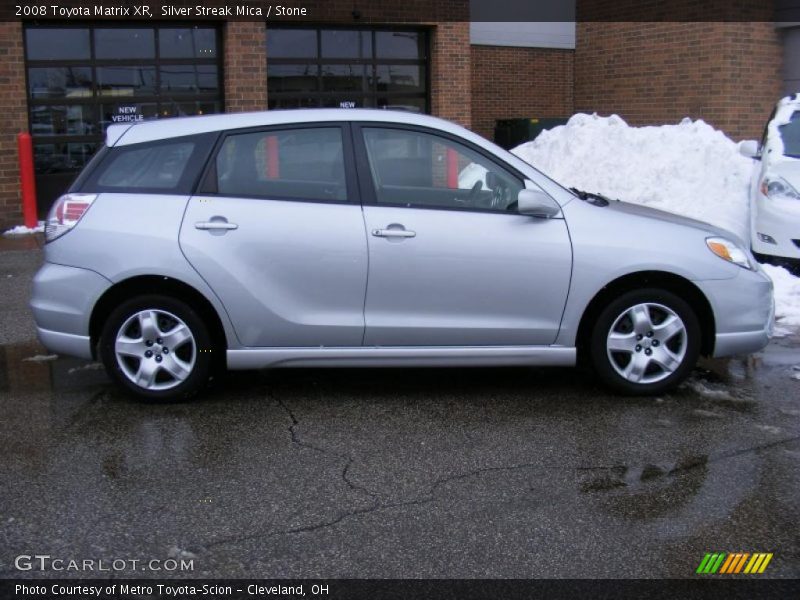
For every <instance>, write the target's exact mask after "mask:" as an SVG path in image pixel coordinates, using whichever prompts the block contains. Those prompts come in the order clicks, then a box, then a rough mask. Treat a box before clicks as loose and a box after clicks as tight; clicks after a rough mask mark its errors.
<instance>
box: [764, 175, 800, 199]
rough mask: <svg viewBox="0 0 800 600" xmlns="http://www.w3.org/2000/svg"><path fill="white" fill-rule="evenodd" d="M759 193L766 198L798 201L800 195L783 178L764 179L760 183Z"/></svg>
mask: <svg viewBox="0 0 800 600" xmlns="http://www.w3.org/2000/svg"><path fill="white" fill-rule="evenodd" d="M761 193H762V194H763V195H764V196H766V197H767V198H791V199H793V200H800V193H798V192H797V190H796V189H794V188H793V187H792V186H791V185H790V184H789V182H788V181H786V180H785V179H784V178H783V177H769V176H768V177H765V178H764V179H763V180H762V181H761Z"/></svg>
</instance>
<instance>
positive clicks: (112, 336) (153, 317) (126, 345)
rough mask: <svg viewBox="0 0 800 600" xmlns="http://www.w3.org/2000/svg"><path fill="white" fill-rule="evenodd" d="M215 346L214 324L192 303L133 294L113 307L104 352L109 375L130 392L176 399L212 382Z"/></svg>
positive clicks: (105, 330)
mask: <svg viewBox="0 0 800 600" xmlns="http://www.w3.org/2000/svg"><path fill="white" fill-rule="evenodd" d="M148 331H149V333H148ZM159 340H161V341H160V342H159ZM170 345H173V347H172V348H170V347H169V346H170ZM212 349H213V348H212V343H211V336H210V334H209V331H208V327H207V326H206V325H205V323H204V322H203V320H202V319H201V318H200V317H199V316H198V314H197V313H196V312H195V311H194V310H193V309H192V307H190V306H189V305H188V304H186V303H185V302H183V301H181V300H178V299H176V298H172V297H169V296H162V295H157V294H152V295H146V296H137V297H135V298H132V299H131V300H127V301H126V302H124V303H122V304H121V305H120V306H118V307H117V308H116V309H115V310H114V311H112V312H111V314H110V315H109V317H108V319H106V323H105V326H104V327H103V332H102V334H101V335H100V348H99V350H100V351H99V354H100V358H101V360H102V361H103V364H104V365H105V368H106V371H107V372H108V374H109V376H110V377H111V378H112V379H113V380H114V381H115V382H116V383H118V384H119V385H120V386H122V387H123V388H124V389H125V390H127V391H128V392H131V393H133V394H135V395H136V396H138V397H139V398H143V399H146V400H152V401H176V400H186V399H188V398H191V397H192V396H194V395H195V394H197V392H199V391H200V390H201V389H203V388H204V387H205V385H206V384H207V383H208V380H209V377H210V376H211V373H212V367H213V352H212Z"/></svg>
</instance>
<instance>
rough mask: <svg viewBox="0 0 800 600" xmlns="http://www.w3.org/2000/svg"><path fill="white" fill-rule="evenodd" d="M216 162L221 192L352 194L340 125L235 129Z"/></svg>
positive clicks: (326, 197)
mask: <svg viewBox="0 0 800 600" xmlns="http://www.w3.org/2000/svg"><path fill="white" fill-rule="evenodd" d="M214 166H215V171H216V173H215V174H214V176H215V177H216V192H217V193H219V194H222V195H225V196H244V197H253V198H265V199H270V198H274V199H282V198H286V199H305V200H323V201H341V200H347V185H346V177H345V166H344V149H343V144H342V132H341V129H340V128H339V127H313V128H297V129H286V130H274V129H273V130H269V131H259V132H255V133H240V134H235V135H229V136H228V137H227V138H225V142H224V143H223V144H222V147H221V148H220V150H219V153H218V154H217V157H216V163H215V165H214Z"/></svg>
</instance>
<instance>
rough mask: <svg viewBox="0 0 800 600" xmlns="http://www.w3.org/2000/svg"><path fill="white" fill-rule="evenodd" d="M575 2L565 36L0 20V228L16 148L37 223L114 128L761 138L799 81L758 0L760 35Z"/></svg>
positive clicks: (414, 26) (356, 18)
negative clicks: (29, 164)
mask: <svg viewBox="0 0 800 600" xmlns="http://www.w3.org/2000/svg"><path fill="white" fill-rule="evenodd" d="M582 1H584V0H577V4H576V3H569V2H568V3H565V4H564V6H565V7H566V9H565V10H566V12H565V13H564V16H565V18H564V19H563V20H560V21H557V20H554V19H551V20H550V21H545V22H516V23H514V22H508V23H493V22H486V21H482V22H473V23H470V18H471V15H473V18H474V14H475V5H476V4H483V5H484V7H485V5H486V4H487V2H486V0H472V3H471V2H470V0H446V1H445V0H443V1H440V2H429V1H427V0H403V1H402V2H401V1H399V0H383V1H377V0H376V1H372V2H364V1H360V0H356V1H354V0H346V1H344V0H329V1H322V0H319V1H317V2H314V1H307V2H304V3H303V5H305V6H306V7H308V10H309V14H310V15H311V16H312V17H313V20H307V21H304V22H289V21H286V22H283V21H281V22H276V21H274V20H270V21H268V22H267V23H265V21H264V20H263V19H262V20H258V21H235V20H230V21H224V20H223V21H214V20H212V19H207V18H204V19H198V20H196V21H192V20H191V19H185V18H182V19H175V20H170V19H153V20H149V21H134V20H119V19H117V20H114V19H103V20H93V19H89V18H87V19H77V20H76V19H72V20H70V21H68V22H66V21H63V20H61V21H59V20H55V19H40V20H12V19H9V20H6V21H0V85H2V90H3V94H2V95H0V110H2V114H3V119H2V120H0V229H4V228H6V227H8V226H10V225H14V224H17V223H19V222H21V214H20V212H21V211H20V200H19V173H18V169H17V157H16V139H15V138H16V134H17V133H19V132H22V131H29V132H30V133H31V134H32V136H33V139H34V149H35V164H36V174H37V188H38V200H39V210H40V214H41V215H43V214H44V213H45V212H46V210H47V208H48V206H49V205H50V203H51V202H52V200H53V198H54V197H55V196H57V195H58V193H60V191H61V190H63V189H64V187H65V186H66V185H68V183H69V181H70V180H71V179H72V178H73V177H74V175H75V173H76V172H77V170H79V169H80V168H81V167H82V166H83V165H84V164H85V162H86V161H87V160H88V159H89V157H90V156H91V154H92V153H93V152H94V150H95V149H96V147H97V146H98V144H100V143H101V141H102V137H103V132H104V131H105V127H106V126H107V125H108V124H109V123H112V122H115V121H120V120H123V121H124V120H128V119H139V118H155V117H167V116H175V115H191V114H205V113H209V112H221V111H227V112H236V111H245V110H262V109H269V108H291V107H298V108H300V107H310V106H367V107H375V108H398V109H406V110H415V111H422V112H429V113H432V114H435V115H438V116H441V117H444V118H447V119H451V120H453V121H456V122H459V123H461V124H463V125H465V126H466V127H470V128H472V129H474V130H475V131H477V132H478V133H480V134H482V135H484V136H486V137H489V138H491V137H492V134H493V129H494V124H495V121H496V120H497V119H506V118H515V117H568V116H569V115H571V114H573V113H574V112H576V111H597V112H599V113H602V114H608V113H612V112H614V113H617V114H620V115H621V116H622V117H624V118H625V119H626V120H628V121H629V122H630V123H632V124H648V123H663V122H670V121H677V120H679V119H681V118H683V117H684V116H690V117H693V118H703V119H706V120H707V121H709V122H710V123H711V124H713V125H714V126H716V127H719V128H721V129H723V130H724V131H725V132H726V133H728V134H729V135H731V136H733V137H756V136H758V134H759V132H760V130H761V128H762V127H763V122H764V119H765V118H766V116H767V115H768V113H769V111H770V109H771V106H772V105H773V104H774V102H775V100H776V99H777V97H778V96H779V95H780V94H781V92H782V90H783V89H785V88H786V87H787V86H792V85H795V83H796V81H795V80H794V79H792V77H798V78H800V75H797V76H796V75H795V74H794V71H793V70H792V69H787V70H784V65H785V64H788V63H789V62H791V61H788V60H784V56H783V55H784V52H785V51H786V48H788V47H790V46H791V47H792V48H794V47H795V46H793V45H792V44H794V42H793V41H792V40H794V37H793V33H794V32H795V30H794V29H792V28H784V27H779V26H776V24H775V22H774V20H773V17H772V15H773V13H774V11H773V7H772V4H771V3H770V2H764V1H763V0H753V2H754V6H756V8H755V9H754V10H755V11H756V12H754V13H753V14H752V15H751V17H752V19H753V20H752V21H727V22H725V21H719V22H713V21H711V22H643V21H640V20H626V19H629V18H630V14H633V13H631V12H629V13H619V10H621V9H620V6H622V7H624V6H625V3H624V2H610V0H609V1H608V2H606V1H605V0H595V1H594V2H593V4H592V6H593V7H594V9H596V8H597V6H600V8H601V9H602V8H603V7H604V6H605V7H606V10H611V9H613V10H616V11H617V13H613V16H616V17H618V21H615V22H609V21H608V20H607V17H608V16H609V14H608V13H605V14H603V15H601V16H600V17H598V16H597V15H595V14H589V13H586V11H585V10H584V14H582V13H581V2H582ZM686 1H687V2H689V0H686ZM170 4H173V5H181V4H186V5H195V4H196V2H184V3H181V2H178V1H173V2H171V3H170ZM471 4H472V7H471V6H470V5H471ZM489 4H491V3H489ZM635 4H636V3H633V5H635ZM630 10H633V9H630ZM626 14H627V16H626ZM576 17H577V19H578V21H577V22H576ZM584 17H585V18H584ZM598 18H605V19H606V20H593V19H598ZM477 20H479V19H476V21H477ZM798 43H800V42H798Z"/></svg>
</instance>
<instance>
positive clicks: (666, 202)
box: [512, 114, 753, 240]
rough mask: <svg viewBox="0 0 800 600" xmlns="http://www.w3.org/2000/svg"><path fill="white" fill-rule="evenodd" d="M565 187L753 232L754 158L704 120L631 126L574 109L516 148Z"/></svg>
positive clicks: (739, 232)
mask: <svg viewBox="0 0 800 600" xmlns="http://www.w3.org/2000/svg"><path fill="white" fill-rule="evenodd" d="M512 152H513V153H514V154H516V155H517V156H519V157H520V158H521V159H523V160H525V161H527V162H529V163H530V164H532V165H533V166H535V167H536V168H537V169H540V170H541V171H543V172H544V173H546V174H547V175H549V176H550V177H552V178H553V179H555V180H556V181H558V182H560V183H562V184H564V185H566V186H567V187H576V188H579V189H582V190H586V191H588V192H598V193H601V194H604V195H606V196H608V197H610V198H619V199H620V200H625V201H626V202H632V203H634V204H645V205H647V206H651V207H653V208H660V209H662V210H667V211H670V212H673V213H678V214H681V215H685V216H688V217H692V218H694V219H699V220H701V221H706V222H708V223H712V224H714V225H717V226H719V227H723V228H724V229H727V230H729V231H732V232H733V233H735V234H736V235H738V236H739V237H740V238H742V239H743V240H748V239H749V233H748V223H749V212H748V207H749V201H748V187H749V184H750V174H751V171H752V169H753V161H752V160H750V159H748V158H745V157H744V156H742V155H740V154H739V151H738V146H737V144H736V143H735V142H733V141H732V140H730V139H729V138H727V137H726V136H725V134H723V133H722V132H721V131H717V130H716V129H714V128H713V127H711V126H710V125H708V124H707V123H705V122H704V121H692V120H691V119H684V120H683V121H681V122H680V123H679V124H677V125H662V126H659V127H630V126H629V125H628V124H627V123H625V121H624V120H622V119H621V118H620V117H618V116H617V115H613V116H611V117H599V116H597V115H596V114H595V115H587V114H577V115H574V116H573V117H572V118H571V119H570V120H569V121H568V122H567V124H566V125H562V126H559V127H555V128H553V129H550V130H548V131H543V132H542V133H541V134H539V136H538V137H537V138H536V139H535V140H534V141H532V142H527V143H525V144H522V145H521V146H518V147H516V148H514V149H513V150H512Z"/></svg>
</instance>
